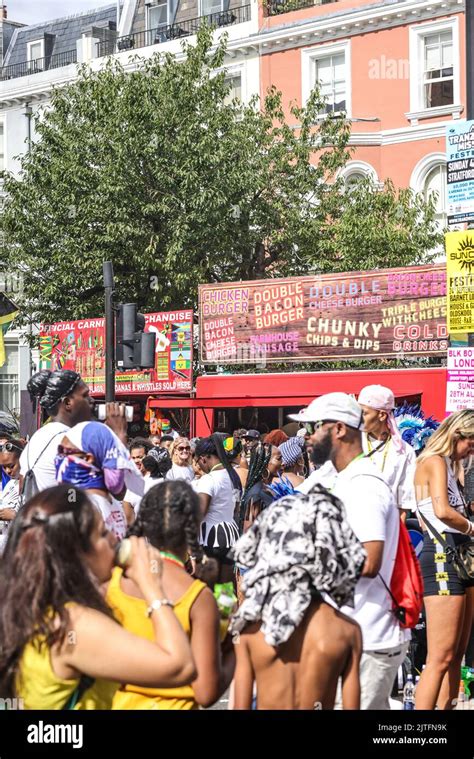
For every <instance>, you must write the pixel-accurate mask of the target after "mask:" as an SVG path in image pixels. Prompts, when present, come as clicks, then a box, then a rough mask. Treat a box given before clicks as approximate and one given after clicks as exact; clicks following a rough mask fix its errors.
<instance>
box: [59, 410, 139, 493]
mask: <svg viewBox="0 0 474 759" xmlns="http://www.w3.org/2000/svg"><path fill="white" fill-rule="evenodd" d="M65 436H66V437H67V438H68V440H69V441H70V442H71V444H72V446H73V447H74V448H75V449H76V450H77V451H81V452H83V453H90V454H92V456H93V457H94V462H93V463H92V462H88V461H85V460H84V459H83V458H81V457H80V456H78V455H77V454H73V453H71V454H68V455H58V456H57V458H56V462H55V463H56V479H57V481H58V482H69V483H70V484H71V485H75V486H76V487H78V488H84V489H88V488H98V489H100V490H107V487H106V485H105V481H104V469H129V470H131V471H132V472H133V471H136V467H135V464H134V463H133V461H131V459H130V455H129V453H128V451H127V449H126V448H125V446H124V445H123V443H121V441H120V440H119V439H118V437H117V436H116V435H115V434H114V433H113V432H112V430H111V429H110V428H109V427H107V425H106V424H101V422H80V423H79V424H76V425H75V426H74V427H71V429H70V430H68V431H67V433H65Z"/></svg>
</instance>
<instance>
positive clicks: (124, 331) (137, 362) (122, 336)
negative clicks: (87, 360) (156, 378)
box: [115, 303, 155, 369]
mask: <svg viewBox="0 0 474 759" xmlns="http://www.w3.org/2000/svg"><path fill="white" fill-rule="evenodd" d="M144 329H145V317H144V316H143V314H140V313H138V312H137V304H136V303H121V304H120V305H119V306H117V326H116V336H115V362H116V364H117V367H118V368H119V369H153V367H154V366H155V333H154V332H144V331H143V330H144Z"/></svg>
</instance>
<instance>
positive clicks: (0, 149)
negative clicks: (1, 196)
mask: <svg viewBox="0 0 474 759" xmlns="http://www.w3.org/2000/svg"><path fill="white" fill-rule="evenodd" d="M4 168H5V142H4V133H3V124H2V122H1V121H0V171H3V170H4ZM0 211H1V208H0Z"/></svg>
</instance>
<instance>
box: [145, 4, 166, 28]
mask: <svg viewBox="0 0 474 759" xmlns="http://www.w3.org/2000/svg"><path fill="white" fill-rule="evenodd" d="M167 25H168V2H167V0H165V2H160V3H159V4H158V5H154V6H153V7H152V8H149V9H148V28H149V29H159V28H160V26H167Z"/></svg>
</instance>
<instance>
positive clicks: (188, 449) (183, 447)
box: [176, 445, 191, 451]
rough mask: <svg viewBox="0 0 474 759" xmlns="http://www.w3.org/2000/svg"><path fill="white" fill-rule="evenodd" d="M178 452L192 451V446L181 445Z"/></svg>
mask: <svg viewBox="0 0 474 759" xmlns="http://www.w3.org/2000/svg"><path fill="white" fill-rule="evenodd" d="M176 450H177V451H190V450H191V446H190V445H180V446H179V448H176Z"/></svg>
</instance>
